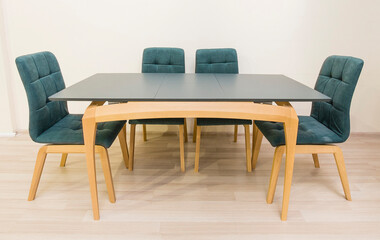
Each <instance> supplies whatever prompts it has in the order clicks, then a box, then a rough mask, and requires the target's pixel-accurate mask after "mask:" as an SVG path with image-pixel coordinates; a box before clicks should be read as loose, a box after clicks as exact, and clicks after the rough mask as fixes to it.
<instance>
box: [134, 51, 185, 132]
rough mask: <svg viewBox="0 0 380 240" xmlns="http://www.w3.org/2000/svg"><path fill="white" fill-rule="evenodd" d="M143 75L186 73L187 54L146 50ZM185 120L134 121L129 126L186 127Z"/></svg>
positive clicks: (156, 119)
mask: <svg viewBox="0 0 380 240" xmlns="http://www.w3.org/2000/svg"><path fill="white" fill-rule="evenodd" d="M142 72H143V73H185V52H184V51H183V49H181V48H158V47H153V48H145V49H144V53H143V62H142ZM184 122H185V119H184V118H155V119H133V120H129V124H146V125H184Z"/></svg>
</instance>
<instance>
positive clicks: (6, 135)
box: [0, 132, 16, 137]
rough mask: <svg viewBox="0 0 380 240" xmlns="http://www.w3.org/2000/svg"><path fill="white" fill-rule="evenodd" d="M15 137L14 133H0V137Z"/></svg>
mask: <svg viewBox="0 0 380 240" xmlns="http://www.w3.org/2000/svg"><path fill="white" fill-rule="evenodd" d="M14 136H16V133H15V132H0V137H14Z"/></svg>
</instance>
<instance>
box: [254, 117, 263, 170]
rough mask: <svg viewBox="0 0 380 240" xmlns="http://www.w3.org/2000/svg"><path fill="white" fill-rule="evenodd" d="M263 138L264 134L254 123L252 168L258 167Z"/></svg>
mask: <svg viewBox="0 0 380 240" xmlns="http://www.w3.org/2000/svg"><path fill="white" fill-rule="evenodd" d="M262 140H263V134H262V133H261V131H260V130H259V129H258V128H257V126H256V124H255V123H253V130H252V169H255V168H256V164H257V159H258V158H259V152H260V148H261V142H262Z"/></svg>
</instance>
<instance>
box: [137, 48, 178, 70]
mask: <svg viewBox="0 0 380 240" xmlns="http://www.w3.org/2000/svg"><path fill="white" fill-rule="evenodd" d="M142 72H143V73H185V52H184V51H183V49H181V48H157V47H154V48H146V49H144V53H143V61H142Z"/></svg>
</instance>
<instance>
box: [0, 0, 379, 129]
mask: <svg viewBox="0 0 380 240" xmlns="http://www.w3.org/2000/svg"><path fill="white" fill-rule="evenodd" d="M0 3H1V2H0ZM1 7H2V10H3V12H4V21H5V25H6V28H5V34H6V43H7V51H8V53H9V58H10V59H11V63H10V64H9V66H10V78H9V79H8V80H9V84H10V88H11V89H12V92H11V98H10V99H11V103H12V106H13V107H14V108H13V111H14V115H15V119H16V122H15V127H16V129H26V128H27V123H28V110H27V102H26V97H25V92H24V89H23V86H22V84H21V81H20V79H19V76H18V73H17V70H16V67H15V64H14V59H15V58H16V57H17V56H19V55H23V54H27V53H33V52H37V51H42V50H50V51H52V52H53V53H55V54H56V56H57V57H58V60H59V62H60V64H61V68H62V70H63V74H64V77H65V81H66V84H67V85H68V86H69V85H72V84H73V83H76V82H78V81H80V80H81V79H83V78H85V77H87V76H89V75H92V74H94V73H97V72H140V71H141V66H140V64H141V55H142V50H143V49H144V48H145V47H150V46H173V47H181V48H184V49H185V53H186V72H194V54H195V50H196V49H197V48H217V47H233V48H236V49H237V51H238V55H239V67H240V72H241V73H281V74H285V75H287V76H289V77H292V78H294V79H296V80H298V81H300V82H303V83H305V84H306V85H309V86H311V87H313V86H314V83H315V80H316V77H317V74H318V72H319V69H320V66H321V64H322V62H323V60H324V59H325V58H326V57H327V56H329V55H332V54H340V55H352V56H356V57H360V58H362V59H364V61H365V66H364V69H363V72H362V75H361V78H360V80H359V84H358V87H357V90H356V93H355V95H354V99H353V105H352V111H351V116H352V124H351V125H352V130H353V131H356V132H358V131H359V132H365V131H376V132H379V131H380V124H379V120H380V111H379V110H378V109H379V107H378V106H379V104H378V103H380V94H379V93H380V81H379V80H378V78H379V76H380V67H378V65H379V63H380V61H379V59H380V44H379V43H380V28H379V27H378V25H379V23H380V14H378V9H380V1H376V0H367V1H358V0H318V1H317V0H266V1H262V0H160V1H157V0H139V1H136V0H133V1H132V0H107V1H106V0H91V1H90V0H88V1H85V0H34V1H30V0H3V1H2V3H1ZM85 106H86V104H84V103H73V104H70V109H71V110H72V111H74V112H83V111H84V109H85ZM296 109H297V111H298V112H299V113H302V114H308V113H309V104H297V105H296ZM0 121H2V120H0ZM0 123H2V122H0ZM0 125H1V124H0Z"/></svg>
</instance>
